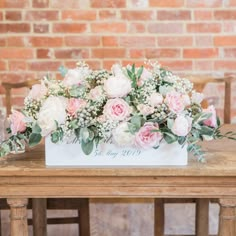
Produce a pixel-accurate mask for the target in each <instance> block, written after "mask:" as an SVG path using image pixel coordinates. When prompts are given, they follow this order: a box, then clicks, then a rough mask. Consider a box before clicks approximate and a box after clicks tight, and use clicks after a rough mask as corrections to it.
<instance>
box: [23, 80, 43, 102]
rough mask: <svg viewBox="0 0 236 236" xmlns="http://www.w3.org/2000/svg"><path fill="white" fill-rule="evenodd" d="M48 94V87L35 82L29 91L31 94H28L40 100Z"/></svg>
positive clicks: (29, 96)
mask: <svg viewBox="0 0 236 236" xmlns="http://www.w3.org/2000/svg"><path fill="white" fill-rule="evenodd" d="M46 94H47V87H46V86H45V85H44V84H43V83H42V84H35V85H33V86H32V89H31V90H30V92H29V95H28V96H27V97H28V98H30V99H37V100H40V99H41V98H43V97H44V96H45V95H46Z"/></svg>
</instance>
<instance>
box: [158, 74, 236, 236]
mask: <svg viewBox="0 0 236 236" xmlns="http://www.w3.org/2000/svg"><path fill="white" fill-rule="evenodd" d="M187 78H188V79H189V80H190V81H191V82H193V84H194V89H195V90H196V91H197V92H202V91H203V90H204V88H205V87H206V85H207V84H209V83H224V85H225V89H224V123H225V124H229V123H230V121H231V83H232V81H233V80H234V78H232V77H224V78H213V77H209V76H189V77H187ZM202 106H203V107H206V106H207V100H205V101H203V103H202ZM210 201H211V202H217V199H196V198H192V199H178V198H171V199H163V198H160V199H155V200H154V220H155V229H154V231H155V236H164V224H165V222H164V219H165V218H164V216H165V209H164V205H165V203H195V204H196V222H195V231H196V232H195V234H196V236H208V235H209V232H208V228H209V203H210Z"/></svg>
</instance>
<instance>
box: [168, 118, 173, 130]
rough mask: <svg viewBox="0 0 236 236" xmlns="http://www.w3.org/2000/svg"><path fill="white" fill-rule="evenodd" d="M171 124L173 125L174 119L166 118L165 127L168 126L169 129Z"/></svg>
mask: <svg viewBox="0 0 236 236" xmlns="http://www.w3.org/2000/svg"><path fill="white" fill-rule="evenodd" d="M173 125H174V120H173V119H170V118H168V119H167V127H168V128H169V129H172V127H173Z"/></svg>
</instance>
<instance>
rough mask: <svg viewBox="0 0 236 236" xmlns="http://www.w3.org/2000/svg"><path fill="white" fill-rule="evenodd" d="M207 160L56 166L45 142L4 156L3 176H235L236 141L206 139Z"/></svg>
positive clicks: (0, 173) (0, 164)
mask: <svg viewBox="0 0 236 236" xmlns="http://www.w3.org/2000/svg"><path fill="white" fill-rule="evenodd" d="M228 130H232V131H236V125H226V126H224V128H223V131H224V132H225V131H228ZM202 146H203V149H204V150H205V151H206V163H199V162H198V161H197V159H196V158H194V157H190V158H189V164H188V166H183V167H165V166H161V167H151V168H149V167H145V168H140V167H139V168H128V167H127V168H126V167H121V168H95V167H94V168H84V167H83V168H79V167H76V168H61V167H60V168H58V167H57V168H54V167H46V166H45V163H44V158H45V153H44V152H45V150H44V145H43V144H42V145H39V146H37V147H35V148H33V149H31V150H28V151H27V152H25V153H22V154H17V155H13V154H12V155H9V156H7V157H4V158H2V159H1V160H0V167H1V168H0V176H15V177H17V176H28V177H29V176H58V177H60V176H74V177H76V176H81V177H82V176H93V177H94V176H114V177H115V176H130V177H131V176H153V177H154V176H232V177H233V176H235V177H236V157H235V155H236V141H232V140H228V139H223V140H214V141H210V142H204V143H202Z"/></svg>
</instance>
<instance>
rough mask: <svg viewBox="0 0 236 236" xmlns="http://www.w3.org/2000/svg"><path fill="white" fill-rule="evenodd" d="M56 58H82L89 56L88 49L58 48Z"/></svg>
mask: <svg viewBox="0 0 236 236" xmlns="http://www.w3.org/2000/svg"><path fill="white" fill-rule="evenodd" d="M54 54H55V57H56V58H60V59H63V58H72V59H82V58H88V57H89V50H88V49H56V50H55V52H54Z"/></svg>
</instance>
